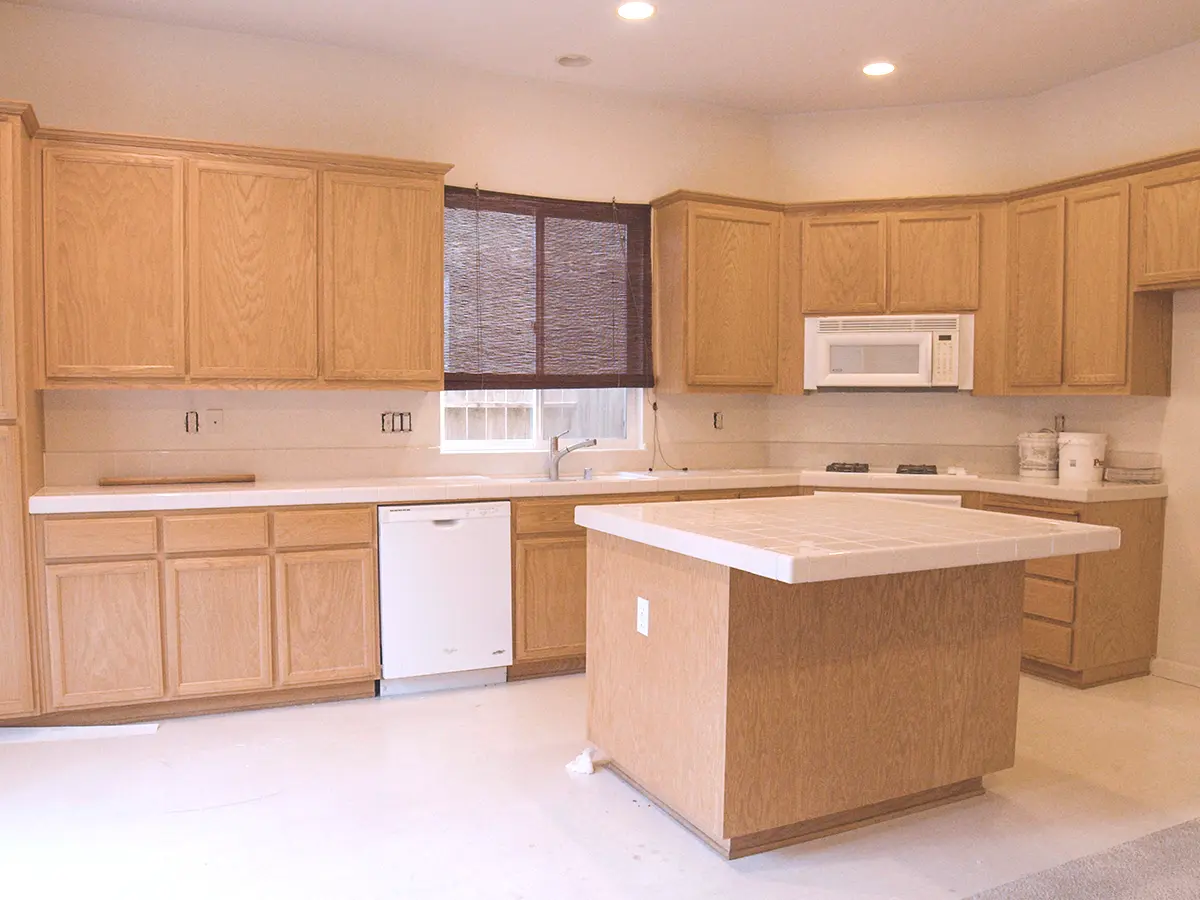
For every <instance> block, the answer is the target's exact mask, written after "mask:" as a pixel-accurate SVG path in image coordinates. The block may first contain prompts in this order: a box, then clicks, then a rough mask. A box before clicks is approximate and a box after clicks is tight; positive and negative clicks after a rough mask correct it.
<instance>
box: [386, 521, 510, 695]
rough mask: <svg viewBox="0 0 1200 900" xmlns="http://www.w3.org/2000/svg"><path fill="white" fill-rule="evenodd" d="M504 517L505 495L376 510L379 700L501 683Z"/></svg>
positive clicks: (506, 633) (505, 648) (505, 654)
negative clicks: (485, 499)
mask: <svg viewBox="0 0 1200 900" xmlns="http://www.w3.org/2000/svg"><path fill="white" fill-rule="evenodd" d="M511 516H512V512H511V506H510V504H509V503H508V501H503V502H499V503H457V504H430V505H414V506H381V507H380V508H379V609H380V633H381V637H382V643H383V680H382V681H381V682H380V686H379V692H380V695H381V696H388V695H395V694H411V693H415V692H418V691H428V690H438V689H444V688H452V687H467V686H471V685H479V684H495V683H497V682H502V681H504V680H505V679H506V676H507V672H506V668H505V667H506V666H509V665H511V664H512V655H513V646H512V530H511V528H510V518H511Z"/></svg>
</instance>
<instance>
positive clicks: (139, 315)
mask: <svg viewBox="0 0 1200 900" xmlns="http://www.w3.org/2000/svg"><path fill="white" fill-rule="evenodd" d="M42 177H43V215H44V233H43V238H44V271H45V307H46V309H45V332H46V337H45V340H46V375H47V376H48V377H50V378H68V379H78V378H97V377H99V378H112V377H120V378H174V377H182V376H183V374H184V368H185V346H184V243H183V241H184V238H183V231H184V221H183V220H184V206H183V198H184V187H183V182H184V161H183V159H181V158H179V157H177V156H170V155H165V154H151V153H139V152H131V151H118V150H100V149H93V148H89V147H80V146H70V145H67V146H54V147H48V148H47V149H46V151H45V153H44V155H43V157H42Z"/></svg>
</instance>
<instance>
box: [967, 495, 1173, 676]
mask: <svg viewBox="0 0 1200 900" xmlns="http://www.w3.org/2000/svg"><path fill="white" fill-rule="evenodd" d="M1165 503H1166V501H1165V500H1162V499H1153V500H1128V501H1109V502H1103V503H1078V504H1072V503H1062V502H1056V501H1052V500H1034V499H1030V498H1024V497H1008V496H998V495H994V494H988V495H985V496H984V498H983V508H984V509H986V510H988V511H989V512H1003V513H1010V514H1015V515H1024V516H1035V517H1038V518H1049V519H1061V520H1063V521H1079V522H1083V523H1084V524H1088V525H1108V526H1114V527H1117V528H1120V529H1121V547H1120V549H1119V550H1110V551H1107V552H1104V553H1085V554H1083V555H1082V556H1079V557H1075V556H1065V557H1052V558H1049V559H1031V560H1029V561H1028V562H1026V564H1025V622H1024V626H1023V630H1022V635H1023V643H1024V649H1023V654H1024V657H1025V659H1024V661H1023V663H1022V668H1024V669H1025V670H1026V671H1028V672H1032V673H1033V674H1036V675H1042V676H1044V677H1047V678H1052V679H1054V680H1056V681H1061V682H1063V683H1065V684H1070V685H1074V686H1075V687H1090V686H1092V685H1096V684H1103V683H1105V682H1108V681H1115V680H1118V679H1121V678H1130V677H1134V676H1137V675H1145V674H1147V673H1148V672H1149V671H1150V660H1151V658H1152V657H1153V656H1154V654H1155V650H1156V646H1157V642H1158V605H1159V594H1160V591H1161V587H1162V555H1163V526H1164V512H1165Z"/></svg>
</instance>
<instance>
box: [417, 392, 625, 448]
mask: <svg viewBox="0 0 1200 900" xmlns="http://www.w3.org/2000/svg"><path fill="white" fill-rule="evenodd" d="M624 390H625V437H624V438H600V439H599V440H598V441H597V443H596V447H595V448H589V449H596V450H642V449H645V444H644V441H643V433H642V425H643V421H642V420H643V415H642V412H643V409H644V407H645V391H644V390H643V389H642V388H624ZM446 393H447V392H445V391H443V392H442V394H441V395H440V398H439V404H438V405H439V416H438V424H439V428H440V446H441V452H442V453H545V452H547V451H548V450H549V448H550V441H549V439H543V438H540V437H534V438H530V439H529V440H512V441H488V440H478V441H472V440H466V441H464V440H450V439H449V438H447V437H446ZM542 393H543V392H542V391H540V390H539V391H536V392H535V394H536V397H535V402H534V404H533V407H532V411H531V414H530V419H531V421H530V433H531V434H534V435H540V434H541V433H542V404H543V398H542ZM456 405H457V404H456ZM584 439H585V438H584V437H580V438H574V437H570V436H569V437H568V438H565V439H564V440H568V441H574V440H584Z"/></svg>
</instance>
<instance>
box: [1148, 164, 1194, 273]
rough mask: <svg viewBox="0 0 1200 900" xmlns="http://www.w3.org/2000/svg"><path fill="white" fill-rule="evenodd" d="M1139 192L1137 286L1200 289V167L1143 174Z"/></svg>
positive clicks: (1173, 167)
mask: <svg viewBox="0 0 1200 900" xmlns="http://www.w3.org/2000/svg"><path fill="white" fill-rule="evenodd" d="M1133 190H1134V194H1133V206H1134V216H1133V221H1134V233H1133V237H1134V241H1133V243H1134V254H1133V258H1134V272H1135V275H1134V281H1135V282H1136V284H1137V286H1138V287H1139V288H1186V287H1196V286H1200V163H1197V162H1193V163H1188V164H1186V165H1181V166H1172V167H1171V168H1169V169H1161V170H1159V171H1157V172H1149V173H1147V174H1144V175H1139V176H1137V177H1136V178H1135V179H1134V183H1133Z"/></svg>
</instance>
